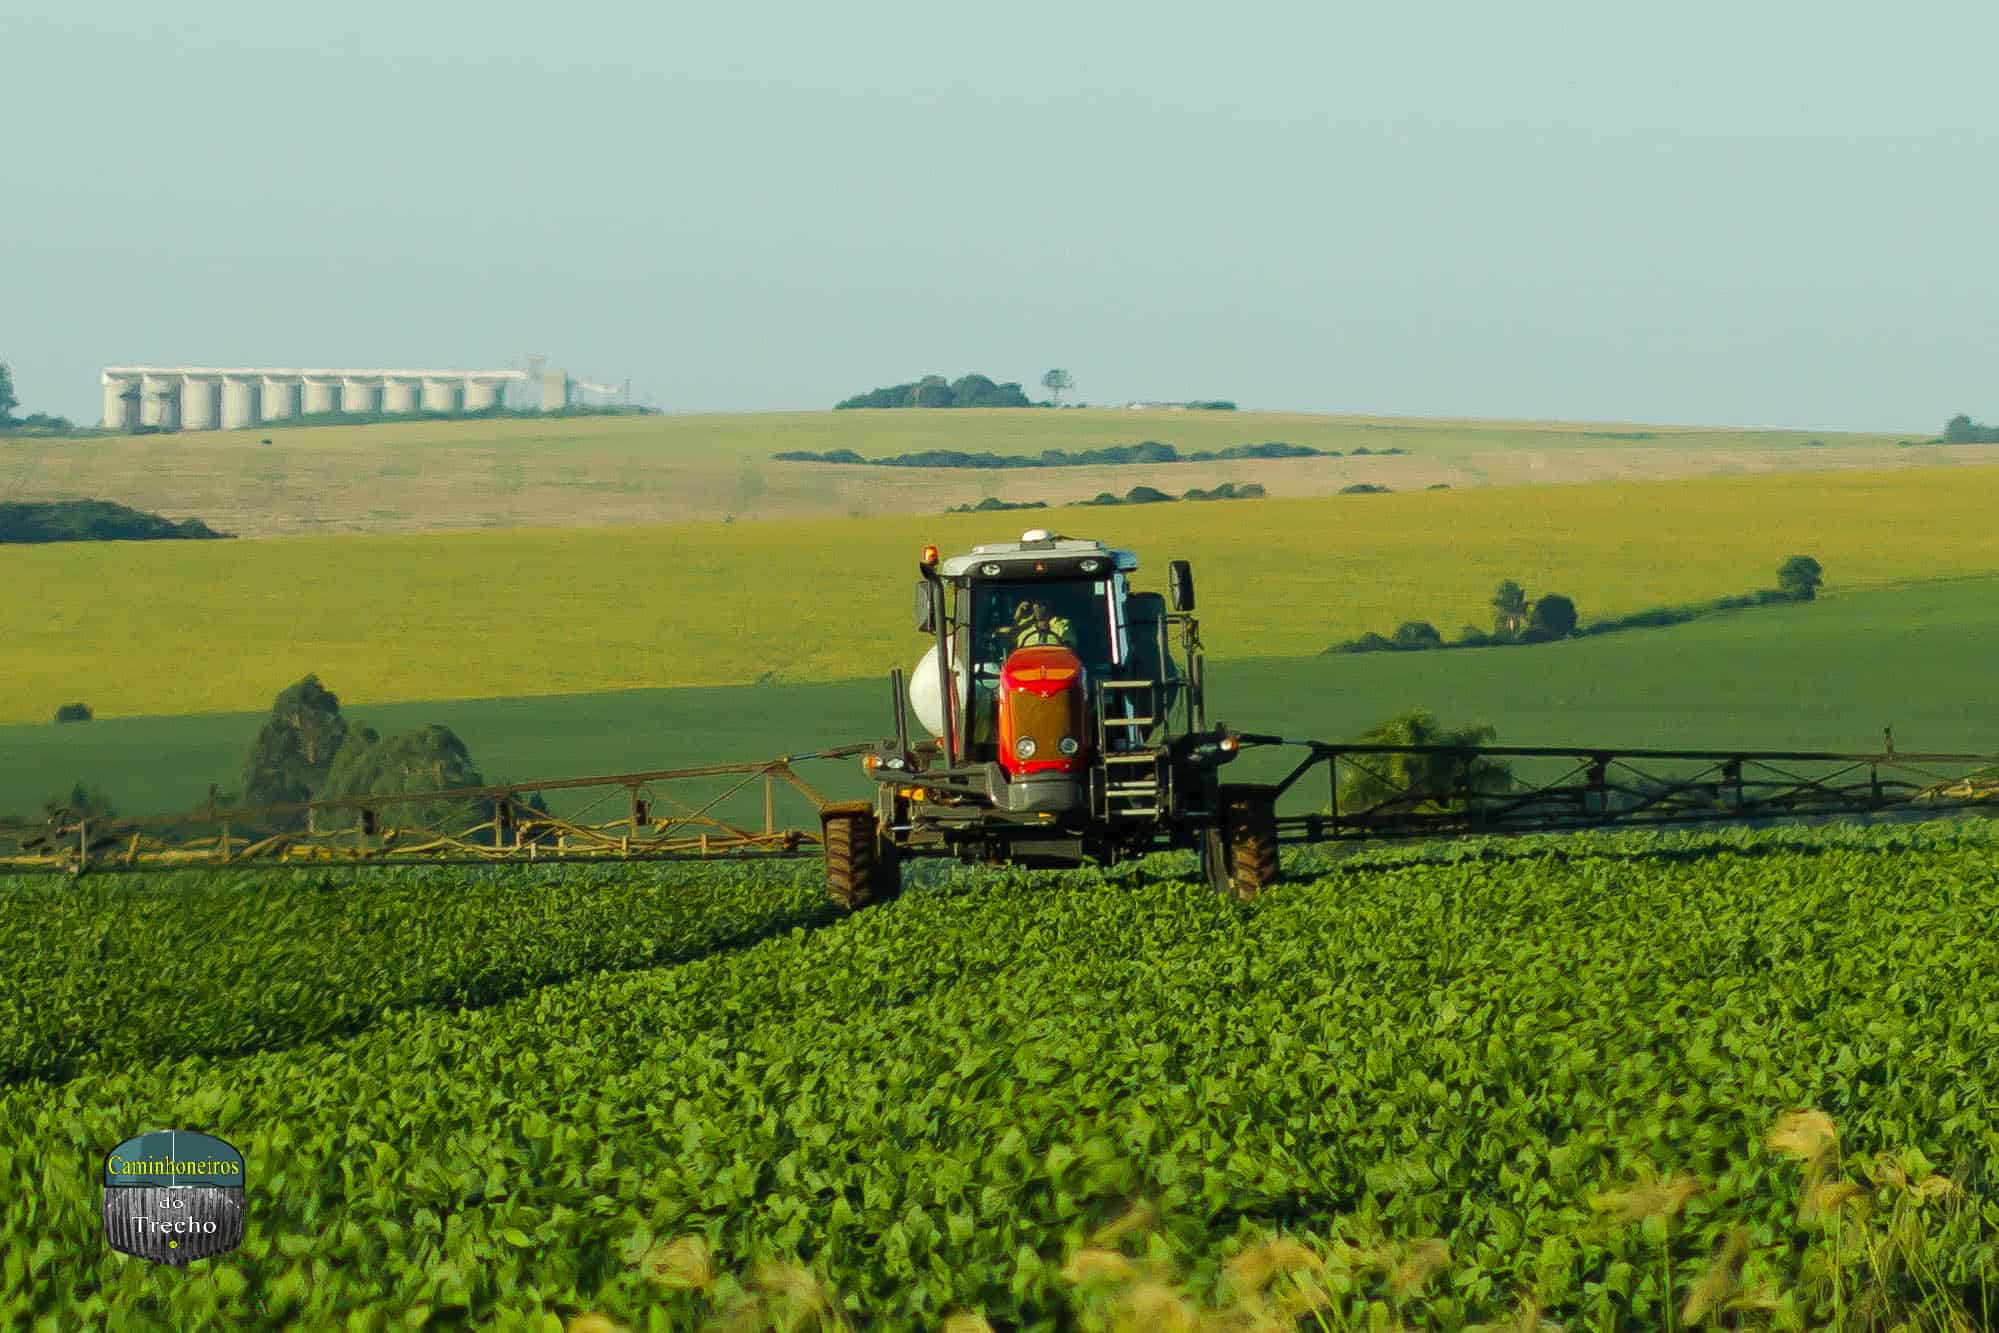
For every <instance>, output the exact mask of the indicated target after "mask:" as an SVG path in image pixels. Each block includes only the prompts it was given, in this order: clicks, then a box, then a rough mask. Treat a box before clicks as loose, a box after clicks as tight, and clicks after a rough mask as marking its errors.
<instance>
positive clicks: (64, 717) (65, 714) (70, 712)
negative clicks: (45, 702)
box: [56, 704, 91, 722]
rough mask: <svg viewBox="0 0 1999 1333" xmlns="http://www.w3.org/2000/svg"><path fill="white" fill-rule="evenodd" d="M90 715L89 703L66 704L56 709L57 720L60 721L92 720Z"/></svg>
mask: <svg viewBox="0 0 1999 1333" xmlns="http://www.w3.org/2000/svg"><path fill="white" fill-rule="evenodd" d="M90 716H91V714H90V705H89V704H64V705H63V706H62V707H60V708H58V709H56V721H58V722H88V721H90Z"/></svg>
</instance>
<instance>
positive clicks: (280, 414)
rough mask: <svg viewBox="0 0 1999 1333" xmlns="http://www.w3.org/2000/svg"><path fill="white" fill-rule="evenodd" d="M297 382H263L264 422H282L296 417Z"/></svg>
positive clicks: (267, 379)
mask: <svg viewBox="0 0 1999 1333" xmlns="http://www.w3.org/2000/svg"><path fill="white" fill-rule="evenodd" d="M299 393H300V387H299V381H297V380H274V379H269V378H266V379H265V380H264V410H263V418H264V420H266V421H283V420H285V419H287V418H289V417H295V416H297V415H298V400H299Z"/></svg>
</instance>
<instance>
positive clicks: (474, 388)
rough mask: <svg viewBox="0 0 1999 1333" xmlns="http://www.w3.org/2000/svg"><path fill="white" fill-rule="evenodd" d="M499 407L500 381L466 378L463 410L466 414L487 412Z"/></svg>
mask: <svg viewBox="0 0 1999 1333" xmlns="http://www.w3.org/2000/svg"><path fill="white" fill-rule="evenodd" d="M499 405H500V381H498V380H479V379H473V378H471V377H470V376H467V377H466V380H465V410H466V411H467V412H487V411H491V410H492V409H493V408H496V407H498V406H499Z"/></svg>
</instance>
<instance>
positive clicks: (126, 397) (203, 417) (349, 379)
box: [101, 366, 528, 431]
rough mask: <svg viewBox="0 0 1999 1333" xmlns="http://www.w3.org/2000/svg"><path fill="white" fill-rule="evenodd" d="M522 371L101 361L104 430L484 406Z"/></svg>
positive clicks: (498, 398) (229, 425) (215, 426)
mask: <svg viewBox="0 0 1999 1333" xmlns="http://www.w3.org/2000/svg"><path fill="white" fill-rule="evenodd" d="M527 378H528V376H527V372H525V371H521V370H337V369H325V368H318V369H315V368H299V367H291V368H271V367H261V368H260V367H242V366H237V367H220V366H106V367H105V368H104V373H103V375H102V376H101V379H102V382H103V387H104V421H103V425H104V426H105V427H106V428H107V429H110V430H135V429H137V428H139V427H142V426H144V427H150V428H152V429H155V430H164V431H173V430H239V429H242V428H244V427H247V426H260V425H263V424H264V423H266V422H281V421H285V420H288V419H290V418H294V417H299V416H324V415H327V414H329V413H340V414H345V415H370V416H372V415H374V414H377V413H382V412H484V411H490V410H492V409H494V408H497V407H499V406H501V404H502V401H503V399H504V397H505V392H506V386H507V384H508V383H509V382H510V381H525V380H526V379H527Z"/></svg>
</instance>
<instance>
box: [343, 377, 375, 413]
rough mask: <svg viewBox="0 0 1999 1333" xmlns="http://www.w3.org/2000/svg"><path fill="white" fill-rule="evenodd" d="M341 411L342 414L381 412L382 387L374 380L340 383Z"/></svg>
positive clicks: (344, 381)
mask: <svg viewBox="0 0 1999 1333" xmlns="http://www.w3.org/2000/svg"><path fill="white" fill-rule="evenodd" d="M340 410H341V411H342V412H379V411H381V410H382V386H381V385H379V384H377V383H375V382H374V381H373V380H342V381H341V382H340Z"/></svg>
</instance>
